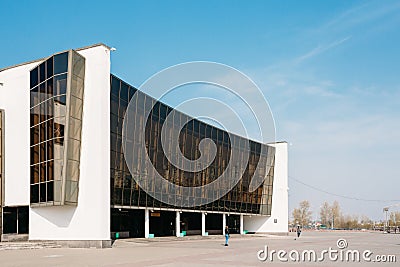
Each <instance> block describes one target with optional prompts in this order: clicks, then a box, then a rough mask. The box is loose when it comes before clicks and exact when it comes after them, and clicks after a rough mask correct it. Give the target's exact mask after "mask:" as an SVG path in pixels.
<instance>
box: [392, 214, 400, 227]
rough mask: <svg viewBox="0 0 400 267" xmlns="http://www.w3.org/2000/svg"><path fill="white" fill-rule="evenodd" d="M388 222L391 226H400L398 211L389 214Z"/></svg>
mask: <svg viewBox="0 0 400 267" xmlns="http://www.w3.org/2000/svg"><path fill="white" fill-rule="evenodd" d="M390 221H391V223H390V224H391V225H393V226H399V225H400V212H399V211H394V212H391V213H390Z"/></svg>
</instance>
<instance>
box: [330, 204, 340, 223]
mask: <svg viewBox="0 0 400 267" xmlns="http://www.w3.org/2000/svg"><path fill="white" fill-rule="evenodd" d="M331 210H332V211H331V212H332V214H331V215H332V218H331V219H332V223H331V228H333V227H334V226H335V220H337V221H338V222H340V217H341V216H340V215H341V214H340V206H339V202H337V201H336V200H335V201H334V202H333V204H332V207H331Z"/></svg>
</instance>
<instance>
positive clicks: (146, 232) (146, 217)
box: [144, 209, 150, 238]
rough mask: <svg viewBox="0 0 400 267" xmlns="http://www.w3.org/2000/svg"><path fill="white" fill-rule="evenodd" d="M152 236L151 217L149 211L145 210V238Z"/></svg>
mask: <svg viewBox="0 0 400 267" xmlns="http://www.w3.org/2000/svg"><path fill="white" fill-rule="evenodd" d="M149 234H150V216H149V210H148V209H145V210H144V237H145V238H149Z"/></svg>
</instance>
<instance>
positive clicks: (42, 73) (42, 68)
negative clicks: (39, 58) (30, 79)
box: [39, 62, 46, 82]
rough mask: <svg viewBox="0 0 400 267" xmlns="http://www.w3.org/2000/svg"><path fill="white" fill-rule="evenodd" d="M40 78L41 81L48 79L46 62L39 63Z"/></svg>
mask: <svg viewBox="0 0 400 267" xmlns="http://www.w3.org/2000/svg"><path fill="white" fill-rule="evenodd" d="M39 78H40V79H39V82H44V80H46V65H45V63H44V62H43V63H42V64H40V65H39Z"/></svg>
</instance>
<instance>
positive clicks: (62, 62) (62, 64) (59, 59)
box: [54, 52, 68, 75]
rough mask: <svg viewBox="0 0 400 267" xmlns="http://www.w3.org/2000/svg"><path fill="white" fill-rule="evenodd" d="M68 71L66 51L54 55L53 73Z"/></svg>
mask: <svg viewBox="0 0 400 267" xmlns="http://www.w3.org/2000/svg"><path fill="white" fill-rule="evenodd" d="M67 71H68V52H65V53H62V54H58V55H55V56H54V75H56V74H60V73H64V72H67Z"/></svg>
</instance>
